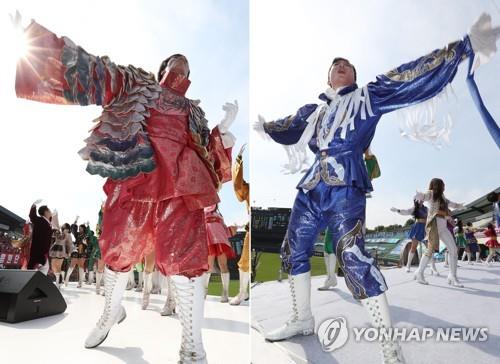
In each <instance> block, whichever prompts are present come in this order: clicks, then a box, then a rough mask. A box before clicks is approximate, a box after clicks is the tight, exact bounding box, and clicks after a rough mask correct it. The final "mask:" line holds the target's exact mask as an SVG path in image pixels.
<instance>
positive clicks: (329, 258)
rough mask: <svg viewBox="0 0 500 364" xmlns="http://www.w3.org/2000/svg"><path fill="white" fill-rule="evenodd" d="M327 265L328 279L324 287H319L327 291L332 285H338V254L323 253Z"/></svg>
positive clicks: (320, 289)
mask: <svg viewBox="0 0 500 364" xmlns="http://www.w3.org/2000/svg"><path fill="white" fill-rule="evenodd" d="M323 257H324V259H325V266H326V274H327V275H326V280H325V283H323V286H322V287H319V288H318V290H319V291H327V290H328V289H330V287H335V286H336V285H337V275H336V274H335V265H336V264H337V256H336V255H335V254H327V253H323Z"/></svg>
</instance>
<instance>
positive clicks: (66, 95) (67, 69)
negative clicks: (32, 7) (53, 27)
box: [16, 21, 154, 106]
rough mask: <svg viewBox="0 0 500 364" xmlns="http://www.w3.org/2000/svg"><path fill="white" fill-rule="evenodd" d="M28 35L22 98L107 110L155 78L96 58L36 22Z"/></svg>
mask: <svg viewBox="0 0 500 364" xmlns="http://www.w3.org/2000/svg"><path fill="white" fill-rule="evenodd" d="M17 26H19V24H17ZM24 34H25V38H26V41H27V43H28V53H27V54H26V55H25V57H23V58H21V59H19V61H18V64H17V72H16V94H17V96H18V97H22V98H26V99H30V100H35V101H40V102H46V103H53V104H77V105H82V106H85V105H90V104H96V105H103V106H105V105H107V104H109V103H111V102H112V101H113V99H114V98H115V97H117V96H119V95H121V94H122V93H126V92H127V91H128V90H129V89H130V88H131V87H133V86H134V84H135V82H136V81H138V80H140V79H141V78H145V77H153V78H154V76H153V75H151V74H147V73H146V72H144V71H142V70H140V69H136V68H135V67H132V66H128V67H123V66H118V65H115V64H114V63H113V62H111V61H110V60H109V58H108V57H96V56H93V55H91V54H89V53H87V52H86V51H85V50H84V49H83V48H82V47H79V46H77V45H75V44H74V43H73V42H72V41H71V40H70V39H69V38H67V37H58V36H56V35H55V34H54V33H52V32H51V31H50V30H48V29H46V28H44V27H43V26H41V25H40V24H38V23H36V22H35V21H32V22H31V24H30V25H28V26H27V27H26V29H24Z"/></svg>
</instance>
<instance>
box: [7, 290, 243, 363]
mask: <svg viewBox="0 0 500 364" xmlns="http://www.w3.org/2000/svg"><path fill="white" fill-rule="evenodd" d="M63 295H64V298H65V299H66V302H67V304H68V308H67V310H66V312H65V313H64V314H61V315H56V316H51V317H46V318H41V319H37V320H31V321H26V322H21V323H17V324H7V323H4V322H0V363H5V364H7V363H9V364H25V363H26V364H27V363H37V364H53V363H72V364H73V363H75V364H76V363H85V364H101V363H102V364H118V363H120V364H122V363H127V364H148V363H149V364H160V363H161V364H165V363H177V361H178V350H179V345H180V338H181V325H180V323H179V321H178V320H177V316H170V317H162V316H160V309H161V308H162V307H163V304H164V302H165V296H163V295H151V304H150V307H149V308H148V310H146V311H143V310H141V306H140V302H141V299H142V293H138V292H134V291H126V293H125V297H124V300H123V305H124V307H125V309H126V311H127V319H126V320H125V321H123V322H122V323H121V324H119V325H116V326H115V327H113V329H112V330H111V331H110V333H109V336H108V338H107V339H106V341H105V342H104V343H103V344H101V346H99V347H97V348H95V349H85V348H84V347H83V343H84V340H85V338H86V336H87V334H88V333H89V332H90V330H91V329H92V327H93V326H94V325H95V323H96V322H97V320H98V319H99V316H100V313H101V312H102V308H103V304H104V297H102V296H97V295H96V294H95V286H88V285H84V287H83V288H81V289H78V288H76V283H70V286H69V287H68V288H63ZM218 300H219V297H213V296H208V297H207V301H206V303H205V321H204V323H203V330H202V334H203V340H204V345H205V350H206V352H207V359H208V362H209V363H217V364H219V363H220V364H224V363H227V364H240V363H241V364H248V363H249V362H250V360H249V358H250V345H249V324H248V322H249V305H248V301H247V302H245V303H243V304H242V305H241V306H230V305H229V304H228V303H220V302H219V301H218Z"/></svg>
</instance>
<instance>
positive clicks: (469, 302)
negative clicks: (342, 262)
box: [251, 262, 500, 364]
mask: <svg viewBox="0 0 500 364" xmlns="http://www.w3.org/2000/svg"><path fill="white" fill-rule="evenodd" d="M459 265H460V268H459V269H458V277H459V279H460V280H461V281H462V283H463V284H464V285H465V288H454V287H450V286H449V285H448V284H447V283H446V276H447V274H448V270H447V269H445V268H444V267H443V264H442V263H441V264H438V265H437V266H438V270H439V271H440V272H441V276H440V277H436V276H429V275H427V276H426V277H427V280H428V282H429V285H428V286H424V285H420V284H418V283H416V282H415V281H414V280H413V279H412V278H413V273H406V272H405V271H404V269H400V268H396V269H387V270H383V274H384V276H385V278H386V281H387V284H388V286H389V291H388V293H387V296H388V299H389V303H390V305H391V315H392V317H393V321H394V322H395V324H396V326H397V327H408V328H411V327H433V328H438V327H443V328H447V327H487V328H488V341H485V342H469V343H467V342H453V343H451V342H445V343H443V342H436V341H435V340H434V339H428V340H427V341H425V342H410V343H403V344H402V348H403V352H404V356H405V358H406V361H407V363H408V364H424V363H425V364H427V363H453V364H461V363H477V364H488V363H500V313H499V312H500V264H499V263H493V265H492V266H489V267H488V266H485V265H481V264H477V265H476V264H474V265H467V264H466V263H461V262H460V263H459ZM415 269H416V267H413V269H412V271H414V270H415ZM427 273H429V269H427ZM323 281H324V277H314V278H313V279H312V299H311V302H312V311H313V315H314V317H315V319H316V329H317V327H318V325H319V324H320V323H321V322H322V321H323V320H325V319H327V318H334V317H337V316H343V317H345V318H346V320H347V324H348V327H349V328H352V327H368V326H370V322H369V321H370V320H369V317H368V314H367V313H366V312H365V309H364V308H363V307H362V306H361V304H360V303H358V302H357V301H355V300H354V299H353V298H352V296H351V294H350V293H349V291H348V290H347V287H346V285H345V282H344V279H343V278H339V284H338V286H337V287H336V288H335V289H332V290H330V291H327V292H320V291H318V290H317V288H318V287H320V286H321V284H322V283H323ZM290 301H291V298H290V294H289V289H288V283H287V281H286V280H284V281H283V282H281V283H279V282H277V281H273V282H266V283H263V284H260V285H257V286H255V287H254V288H253V289H252V307H251V314H252V332H251V340H252V363H253V364H264V363H273V364H285V363H286V364H288V363H313V364H320V363H321V364H322V363H352V364H357V363H359V364H372V363H373V364H378V363H380V354H379V345H378V343H376V342H367V341H364V342H355V341H354V338H353V335H352V331H351V329H350V332H349V334H350V336H349V340H348V341H347V343H346V344H345V346H343V347H341V348H339V349H337V350H335V351H333V352H331V353H326V352H324V351H322V349H321V346H320V343H319V341H318V338H317V336H316V335H311V336H307V337H304V336H302V337H296V338H293V339H290V340H288V341H282V342H276V343H269V342H266V341H265V340H264V339H263V337H262V335H261V334H260V333H259V330H265V331H267V330H270V329H272V328H275V327H277V326H279V325H281V324H282V323H284V322H285V321H286V320H287V319H288V317H289V316H290V314H291V308H290Z"/></svg>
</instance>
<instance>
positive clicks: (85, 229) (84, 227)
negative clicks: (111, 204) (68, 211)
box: [78, 224, 87, 231]
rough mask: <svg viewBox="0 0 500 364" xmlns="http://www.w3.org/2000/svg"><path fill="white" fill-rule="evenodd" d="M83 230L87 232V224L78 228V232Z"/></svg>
mask: <svg viewBox="0 0 500 364" xmlns="http://www.w3.org/2000/svg"><path fill="white" fill-rule="evenodd" d="M81 228H83V231H87V226H86V225H85V224H81V225H80V226H78V231H80V229H81Z"/></svg>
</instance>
